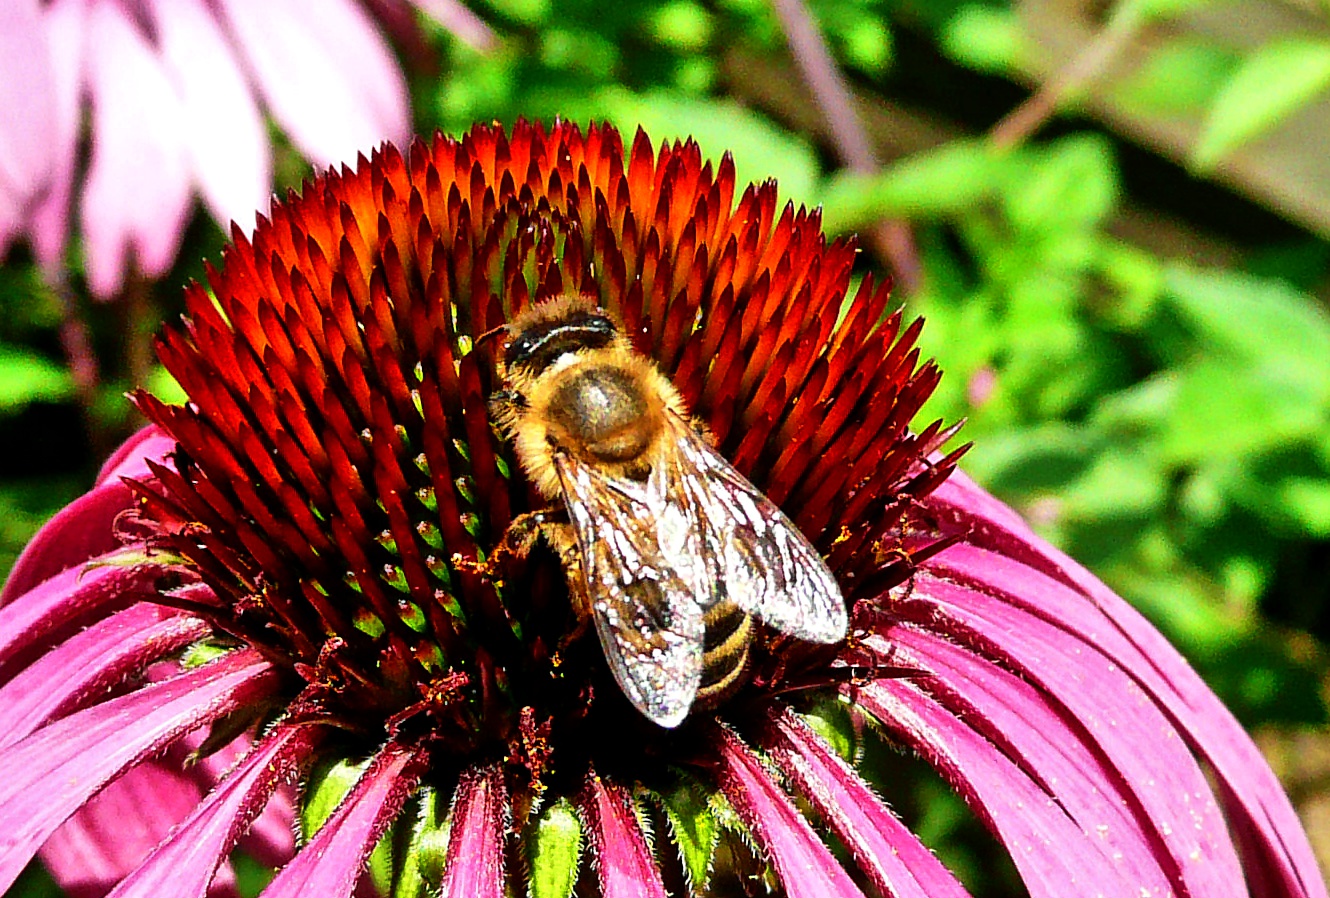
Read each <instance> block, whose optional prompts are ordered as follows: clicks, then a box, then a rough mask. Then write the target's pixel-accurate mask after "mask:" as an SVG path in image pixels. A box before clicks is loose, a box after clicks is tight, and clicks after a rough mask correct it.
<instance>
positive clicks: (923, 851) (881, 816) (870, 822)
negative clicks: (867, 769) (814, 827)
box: [764, 708, 969, 898]
mask: <svg viewBox="0 0 1330 898" xmlns="http://www.w3.org/2000/svg"><path fill="white" fill-rule="evenodd" d="M764 736H765V745H764V747H765V748H766V749H767V751H769V752H770V753H771V757H772V760H774V761H775V762H776V764H777V766H778V767H779V768H780V769H781V771H782V772H784V773H785V775H786V776H788V777H789V778H790V781H791V782H792V783H793V784H794V785H795V787H796V788H797V789H798V790H799V794H800V795H802V796H803V797H804V798H806V799H807V800H808V802H809V803H810V804H811V805H812V806H813V807H814V808H816V809H817V811H818V813H820V814H821V815H822V817H823V819H825V820H826V821H827V824H828V825H829V826H830V827H831V829H832V831H833V832H835V833H836V835H837V836H838V837H839V838H840V840H841V841H842V842H843V843H845V846H846V847H847V848H849V849H850V853H851V854H852V855H853V856H854V860H855V862H856V863H857V864H858V865H859V868H860V869H861V870H863V871H864V873H865V874H867V875H868V877H869V879H870V880H871V881H872V882H873V884H874V885H875V886H876V887H877V889H878V891H880V892H881V893H882V894H884V895H891V896H893V898H948V896H949V898H966V896H967V895H968V894H969V893H968V892H966V891H965V889H964V887H963V886H961V884H960V883H959V882H958V881H957V880H956V877H954V876H952V875H951V872H950V871H949V870H947V868H946V867H944V866H942V862H941V861H939V860H938V859H937V858H936V857H934V856H933V853H932V852H931V851H929V850H928V848H927V847H926V846H925V845H924V844H923V843H922V842H920V841H919V838H918V836H916V835H915V834H914V833H912V832H910V830H909V828H908V827H906V826H905V825H904V824H903V823H901V821H900V820H899V819H898V818H897V817H896V815H895V814H893V813H891V811H889V810H888V809H887V807H886V806H885V805H884V804H883V803H882V800H881V799H879V798H878V797H877V796H876V795H875V794H873V790H872V789H870V788H869V786H868V784H867V783H865V782H864V781H863V780H862V779H861V778H860V777H859V775H858V774H857V773H855V771H854V769H853V768H851V767H850V765H849V764H847V763H845V761H843V760H841V758H840V757H839V756H838V755H837V754H836V753H835V752H834V751H832V749H831V747H830V746H829V745H827V744H826V742H825V741H823V740H822V738H821V737H819V736H818V735H817V734H816V733H814V732H813V731H812V729H810V728H809V726H808V725H807V724H806V723H804V722H803V721H802V720H800V719H799V717H798V715H796V714H795V713H794V712H793V711H791V710H789V709H788V708H785V709H783V710H781V711H779V712H776V713H773V714H772V715H771V718H770V721H769V725H768V727H767V728H766V731H765V733H764Z"/></svg>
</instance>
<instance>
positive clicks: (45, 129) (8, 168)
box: [0, 0, 56, 256]
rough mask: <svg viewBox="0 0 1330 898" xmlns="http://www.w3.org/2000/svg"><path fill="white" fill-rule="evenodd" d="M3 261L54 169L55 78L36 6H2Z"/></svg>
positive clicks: (20, 0) (25, 2)
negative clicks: (11, 235) (8, 240)
mask: <svg viewBox="0 0 1330 898" xmlns="http://www.w3.org/2000/svg"><path fill="white" fill-rule="evenodd" d="M0 54H3V56H0V58H3V59H4V60H5V78H3V79H0V122H4V123H5V126H4V127H3V128H0V256H2V255H3V253H4V248H5V244H4V238H5V236H6V233H7V232H9V231H12V230H14V226H15V225H16V224H17V223H18V222H20V221H21V220H22V218H23V215H24V213H25V211H26V207H27V205H28V203H29V202H30V200H31V199H32V197H33V196H34V195H35V194H37V193H40V191H41V190H42V188H43V186H44V183H45V181H46V179H47V177H48V176H49V174H50V170H51V165H52V161H53V160H52V156H51V147H50V143H51V141H52V140H53V139H54V137H55V134H54V131H55V130H56V126H55V122H54V121H53V116H52V110H53V109H54V108H55V84H54V74H53V72H52V71H51V54H50V48H49V46H48V44H47V32H46V27H45V23H44V22H43V20H42V11H41V6H40V4H39V3H38V2H37V0H9V2H8V3H5V4H0Z"/></svg>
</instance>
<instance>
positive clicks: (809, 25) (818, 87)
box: [771, 0, 922, 293]
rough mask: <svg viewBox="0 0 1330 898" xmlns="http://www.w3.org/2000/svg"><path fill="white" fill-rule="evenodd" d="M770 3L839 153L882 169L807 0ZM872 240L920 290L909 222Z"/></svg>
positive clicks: (875, 233)
mask: <svg viewBox="0 0 1330 898" xmlns="http://www.w3.org/2000/svg"><path fill="white" fill-rule="evenodd" d="M771 5H772V8H773V9H774V10H775V12H776V17H777V18H778V19H779V20H780V24H781V28H782V30H784V32H785V39H786V41H787V42H788V43H789V45H790V52H791V53H793V54H794V62H795V65H797V66H798V67H799V71H800V72H801V73H802V74H803V78H804V81H805V83H807V85H808V88H809V90H811V91H812V93H813V101H814V102H815V103H816V104H817V106H818V109H819V110H820V111H821V113H822V116H823V117H824V118H825V119H826V121H827V125H828V127H829V129H830V131H831V139H832V143H833V144H835V147H836V153H837V155H839V156H840V158H841V160H842V161H843V162H844V163H845V164H846V166H848V167H849V168H850V169H851V170H852V171H856V172H862V173H865V174H871V173H873V172H875V171H877V170H878V168H879V166H880V163H879V161H878V158H877V153H876V152H875V151H874V150H873V145H872V144H871V143H870V142H869V140H868V134H867V132H866V131H865V130H864V127H863V124H862V123H861V122H860V121H859V116H858V115H857V114H856V113H855V110H854V104H853V100H852V98H851V96H850V89H849V87H848V86H847V85H846V83H845V79H844V78H843V77H842V76H841V73H840V70H839V69H838V68H837V67H836V61H835V60H834V59H832V56H831V52H830V51H829V50H828V49H827V44H826V41H824V40H823V39H822V34H821V33H820V32H819V31H818V29H817V24H816V23H815V22H814V21H813V17H812V16H811V15H810V14H809V12H808V8H807V7H806V6H804V4H803V0H772V4H771ZM868 239H869V241H870V242H871V243H872V244H873V247H874V249H875V250H876V251H877V253H878V254H879V255H880V256H882V257H883V258H885V259H886V260H887V261H888V262H889V263H890V264H891V267H892V270H893V273H894V274H895V276H896V281H897V283H898V285H899V286H900V287H901V289H903V290H904V291H905V292H906V293H914V292H916V291H917V290H918V287H919V282H920V279H921V277H922V269H921V267H920V264H919V256H918V252H917V251H916V249H915V245H914V235H913V234H912V233H911V231H910V226H909V223H908V222H905V221H903V220H900V219H890V220H884V221H882V222H880V223H878V224H877V225H876V226H874V227H873V229H872V230H871V231H870V232H869V235H868Z"/></svg>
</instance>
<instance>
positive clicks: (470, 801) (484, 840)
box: [439, 767, 508, 898]
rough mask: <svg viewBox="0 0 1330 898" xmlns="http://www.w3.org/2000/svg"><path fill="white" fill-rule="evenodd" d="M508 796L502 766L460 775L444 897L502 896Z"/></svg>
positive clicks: (449, 842)
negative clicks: (505, 790)
mask: <svg viewBox="0 0 1330 898" xmlns="http://www.w3.org/2000/svg"><path fill="white" fill-rule="evenodd" d="M507 814H508V800H507V798H506V797H505V795H504V788H503V772H502V771H501V770H500V769H499V768H498V767H485V768H482V769H480V770H469V771H467V772H466V773H463V774H462V778H461V781H460V782H458V784H457V792H456V793H455V794H454V795H453V808H452V814H451V820H452V823H451V825H450V826H451V828H450V830H449V833H448V860H447V865H446V866H445V867H444V871H443V886H442V888H441V889H440V891H439V894H440V895H442V896H443V898H503V894H504V883H503V836H504V832H505V831H506V821H505V818H506V817H507Z"/></svg>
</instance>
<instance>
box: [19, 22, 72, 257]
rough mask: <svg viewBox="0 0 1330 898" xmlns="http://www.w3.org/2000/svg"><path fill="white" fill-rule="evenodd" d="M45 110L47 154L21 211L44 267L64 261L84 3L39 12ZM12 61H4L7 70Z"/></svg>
mask: <svg viewBox="0 0 1330 898" xmlns="http://www.w3.org/2000/svg"><path fill="white" fill-rule="evenodd" d="M42 15H43V23H42V25H43V28H44V30H45V37H44V38H42V39H41V41H40V42H41V43H42V44H43V45H44V50H45V53H46V58H47V65H48V67H49V68H48V74H49V82H48V85H49V90H50V93H49V94H47V95H46V97H47V100H48V102H49V103H50V106H49V107H48V108H46V109H45V110H44V111H43V112H42V114H41V124H40V125H34V126H35V127H37V128H38V129H39V130H40V132H41V139H42V140H43V144H42V147H41V149H42V151H43V152H44V153H45V154H46V156H47V161H46V165H47V168H46V171H45V177H44V182H43V184H42V189H41V190H40V191H39V192H37V193H36V194H34V195H32V196H31V204H30V206H29V208H28V209H27V210H26V215H27V221H26V223H25V224H26V227H27V229H28V234H29V239H30V240H31V242H32V248H33V252H35V253H36V255H37V258H38V259H39V260H40V261H41V263H42V264H43V265H44V266H45V267H46V268H47V269H48V270H52V269H56V268H59V267H60V266H61V264H62V263H63V261H64V251H65V243H66V241H67V239H68V234H69V222H70V214H71V213H70V197H71V196H72V194H73V189H74V171H75V165H76V162H77V158H76V156H77V154H76V150H77V146H78V132H79V102H80V90H81V87H80V83H81V77H82V76H81V67H82V62H81V58H82V55H83V32H84V21H85V18H86V0H54V2H52V3H50V4H47V5H46V6H45V7H44V8H43V11H42ZM34 39H35V38H34ZM12 61H13V60H7V63H6V69H8V67H9V63H12Z"/></svg>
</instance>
